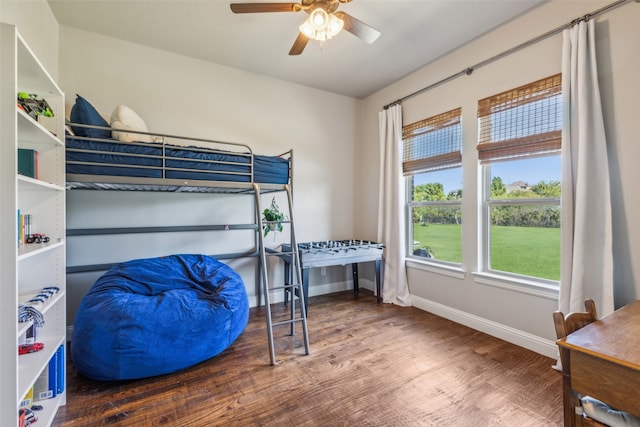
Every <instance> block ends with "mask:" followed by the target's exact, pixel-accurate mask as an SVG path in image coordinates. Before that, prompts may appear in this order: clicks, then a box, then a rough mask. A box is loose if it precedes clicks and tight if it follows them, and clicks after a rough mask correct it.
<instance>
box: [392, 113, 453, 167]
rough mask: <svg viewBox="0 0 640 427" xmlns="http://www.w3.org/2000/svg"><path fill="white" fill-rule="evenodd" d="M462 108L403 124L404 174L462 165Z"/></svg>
mask: <svg viewBox="0 0 640 427" xmlns="http://www.w3.org/2000/svg"><path fill="white" fill-rule="evenodd" d="M461 117H462V108H456V109H455V110H451V111H447V112H446V113H442V114H438V115H437V116H433V117H429V118H427V119H424V120H420V121H419V122H415V123H411V124H409V125H406V126H403V127H402V143H403V145H402V148H403V161H402V171H403V173H404V175H413V174H416V173H421V172H428V171H432V170H436V169H445V168H450V167H456V166H460V165H461V164H462V151H461V150H462V131H461V127H462V126H461Z"/></svg>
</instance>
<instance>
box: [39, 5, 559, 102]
mask: <svg viewBox="0 0 640 427" xmlns="http://www.w3.org/2000/svg"><path fill="white" fill-rule="evenodd" d="M543 1H547V0H354V1H353V2H351V3H341V4H340V8H339V10H341V11H343V12H346V13H348V14H350V15H352V16H353V17H355V18H357V19H359V20H361V21H363V22H365V23H367V24H368V25H370V26H372V27H374V28H375V29H377V30H378V31H380V32H381V33H382V35H381V36H380V38H378V40H377V41H376V42H375V43H373V44H371V45H369V44H367V43H365V42H364V41H362V40H360V39H359V38H357V37H355V36H354V35H352V34H351V33H348V32H346V31H342V32H341V33H340V34H338V35H337V36H336V37H335V38H334V39H332V40H329V41H327V42H325V43H324V45H323V46H321V45H320V44H319V43H318V42H315V41H310V42H309V44H308V45H307V47H306V49H305V50H304V52H303V53H302V55H300V56H289V55H288V52H289V49H290V48H291V45H292V44H293V42H294V40H295V39H296V36H297V33H298V26H299V25H300V24H301V23H302V22H303V21H304V19H305V18H306V16H307V15H306V13H305V12H297V13H292V12H278V13H254V14H234V13H232V12H231V10H230V8H229V4H230V3H239V2H252V1H251V0H49V3H50V4H51V8H52V10H53V12H54V14H55V16H56V18H57V20H58V22H59V23H60V24H61V25H66V26H70V27H75V28H79V29H82V30H86V31H92V32H96V33H100V34H104V35H106V36H111V37H116V38H119V39H123V40H127V41H131V42H134V43H139V44H142V45H146V46H150V47H154V48H158V49H163V50H166V51H170V52H174V53H178V54H181V55H186V56H190V57H194V58H199V59H202V60H205V61H210V62H214V63H217V64H221V65H227V66H230V67H234V68H239V69H242V70H246V71H250V72H254V73H258V74H262V75H265V76H270V77H274V78H277V79H281V80H285V81H290V82H295V83H299V84H302V85H305V86H310V87H314V88H318V89H323V90H327V91H331V92H335V93H338V94H342V95H346V96H350V97H354V98H365V97H367V96H368V95H371V94H372V93H375V92H376V91H378V90H380V89H382V88H384V87H385V86H387V85H389V84H390V83H393V82H394V81H396V80H398V79H400V78H402V77H404V76H406V75H408V74H410V73H411V72H413V71H415V70H417V69H419V68H421V67H422V66H424V65H426V64H428V63H429V62H431V61H433V60H435V59H437V58H438V57H441V56H442V55H444V54H446V53H448V52H450V51H452V50H454V49H456V48H457V47H459V46H461V45H463V44H465V43H467V42H469V41H470V40H473V39H474V38H476V37H478V36H479V35H481V34H483V33H485V32H487V31H489V30H491V29H492V28H495V27H497V26H499V25H501V24H503V23H505V22H506V21H508V20H510V19H512V18H513V17H515V16H518V15H520V14H522V13H524V12H525V11H527V10H529V9H531V8H533V7H535V6H536V5H538V4H540V3H542V2H543ZM253 2H255V3H265V1H264V0H255V1H253ZM272 2H278V1H277V0H275V1H272Z"/></svg>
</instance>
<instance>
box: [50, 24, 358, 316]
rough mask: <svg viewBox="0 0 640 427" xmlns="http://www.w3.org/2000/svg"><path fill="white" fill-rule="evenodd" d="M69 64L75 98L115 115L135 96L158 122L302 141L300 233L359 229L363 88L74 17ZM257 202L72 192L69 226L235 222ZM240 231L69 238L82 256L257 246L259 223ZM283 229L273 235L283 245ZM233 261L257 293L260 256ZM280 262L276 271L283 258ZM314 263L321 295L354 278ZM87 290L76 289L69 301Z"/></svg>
mask: <svg viewBox="0 0 640 427" xmlns="http://www.w3.org/2000/svg"><path fill="white" fill-rule="evenodd" d="M205 47H206V46H203V48H205ZM60 64H61V76H62V78H61V79H60V85H61V87H62V88H63V89H64V90H65V91H66V92H67V93H68V94H69V96H68V97H67V104H68V108H70V107H71V105H72V103H73V102H74V98H75V96H73V97H72V96H71V95H73V94H76V93H78V94H80V95H82V96H83V97H85V98H87V99H88V100H89V101H90V102H91V103H92V104H93V105H94V106H95V107H96V108H97V109H98V111H100V112H101V113H102V115H103V116H105V117H107V118H108V117H109V116H110V114H111V112H112V111H113V109H114V108H115V107H116V106H118V105H119V104H125V105H127V106H129V107H131V108H132V109H133V110H135V111H136V112H137V113H138V114H140V116H141V117H142V118H143V119H144V120H145V121H146V123H147V125H148V127H149V129H153V130H154V131H157V132H164V133H169V134H174V135H188V136H192V137H199V138H209V139H216V140H221V141H232V142H239V143H244V144H248V145H249V146H251V147H252V149H253V150H254V152H256V153H259V154H273V155H275V154H279V153H282V152H284V151H286V150H288V149H293V151H294V197H295V215H296V222H297V233H298V236H297V237H298V240H299V241H307V240H326V239H335V238H348V237H350V236H352V232H353V222H352V221H353V217H354V216H353V209H354V205H353V203H352V198H353V172H352V170H353V164H354V162H355V159H354V146H355V143H354V138H355V134H356V131H355V126H356V101H355V100H354V99H352V98H348V97H343V96H338V95H335V94H331V93H328V92H324V91H320V90H315V89H310V88H307V87H303V86H300V85H295V84H291V83H286V82H283V81H279V80H274V79H271V78H267V77H262V76H258V75H255V74H251V73H248V72H244V71H240V70H236V69H232V68H228V67H224V66H219V65H216V64H211V63H207V62H204V61H201V60H196V59H191V58H188V57H184V56H180V55H175V54H171V53H167V52H164V51H161V50H157V49H151V48H148V47H145V46H141V45H136V44H133V43H129V42H125V41H122V40H118V39H114V38H110V37H105V36H102V35H98V34H95V33H89V32H84V31H80V30H76V29H73V28H69V27H65V26H63V27H61V36H60ZM269 201H270V197H265V198H264V199H263V203H268V202H269ZM284 203H285V202H284V199H280V205H281V206H283V204H284ZM97 206H100V208H97ZM252 214H253V210H252V204H251V197H250V196H237V197H234V196H231V197H230V196H219V195H204V196H203V195H175V194H150V193H147V194H143V193H135V194H131V193H129V194H123V193H115V194H104V193H97V194H96V193H95V192H91V191H71V192H69V193H68V216H67V218H68V226H69V228H77V227H85V226H93V227H108V226H123V224H122V222H123V221H125V222H128V224H129V225H130V226H145V225H189V224H207V223H208V224H217V223H222V224H227V223H231V224H233V223H241V222H251V221H252V218H253V216H252ZM233 233H236V234H234V235H232V234H231V233H224V232H223V233H220V232H218V233H217V234H216V233H215V232H214V233H208V234H206V235H200V236H199V235H188V234H181V233H171V234H172V235H171V236H149V237H147V238H146V239H145V241H141V240H142V239H134V238H132V237H127V236H122V237H118V238H117V239H115V238H111V239H104V240H101V241H100V242H103V243H98V245H99V247H98V248H96V247H95V245H96V241H95V240H92V241H91V242H89V241H87V239H69V244H68V247H69V251H68V261H69V265H82V264H86V263H89V264H91V263H102V262H118V261H124V260H127V259H131V258H136V257H146V256H157V255H162V254H167V253H176V252H177V253H184V252H202V253H207V254H217V253H228V252H236V251H238V252H244V251H247V250H248V249H249V248H250V245H251V244H252V241H253V240H252V239H253V237H252V236H253V233H250V232H233ZM238 233H239V234H238ZM243 233H244V234H243ZM174 234H176V235H174ZM281 241H282V239H279V240H277V241H273V239H272V238H271V236H269V237H268V239H267V243H268V244H270V245H273V246H275V245H277V244H278V243H280V242H281ZM230 264H231V265H232V266H234V267H236V268H238V269H239V271H240V272H241V274H242V275H243V278H244V279H245V282H246V284H247V290H248V291H249V293H250V294H251V295H253V294H255V281H256V280H255V274H254V269H253V268H252V267H251V266H250V265H248V264H251V263H250V261H246V260H244V261H234V262H230ZM273 264H274V266H273V270H274V272H275V274H276V276H275V277H276V278H277V277H279V276H278V275H279V274H281V270H282V268H281V266H280V267H278V266H277V265H276V264H277V263H273ZM315 274H316V273H314V277H312V281H311V285H312V288H311V291H310V294H311V295H313V294H314V293H319V292H322V290H321V289H323V288H322V286H320V287H318V286H316V285H327V284H328V283H330V282H342V284H343V285H345V284H346V279H347V273H346V271H345V269H344V268H342V269H335V271H334V270H331V271H330V272H329V274H328V275H327V276H325V277H315ZM92 280H93V277H87V278H84V279H83V278H82V277H79V276H78V275H75V276H72V277H70V278H69V288H70V289H73V288H74V286H77V287H78V288H79V289H80V288H86V287H87V286H88V284H90V283H91V282H92ZM79 295H81V292H79V293H78V294H77V295H70V304H69V305H70V307H73V306H74V303H75V302H76V301H74V299H75V298H77V297H78V296H79ZM277 297H281V295H277ZM251 301H252V304H253V303H255V299H253V298H252V299H251ZM70 311H72V310H70Z"/></svg>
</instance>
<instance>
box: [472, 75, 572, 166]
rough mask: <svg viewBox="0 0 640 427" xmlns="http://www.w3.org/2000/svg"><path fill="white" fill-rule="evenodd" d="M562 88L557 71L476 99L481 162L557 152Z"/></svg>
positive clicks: (560, 141) (558, 150) (560, 137)
mask: <svg viewBox="0 0 640 427" xmlns="http://www.w3.org/2000/svg"><path fill="white" fill-rule="evenodd" d="M561 90H562V75H561V74H556V75H554V76H550V77H547V78H544V79H542V80H538V81H536V82H533V83H529V84H527V85H524V86H520V87H518V88H515V89H512V90H508V91H506V92H502V93H499V94H497V95H493V96H490V97H488V98H485V99H481V100H480V101H478V122H479V128H480V129H479V136H478V157H479V159H480V162H481V163H490V162H494V161H499V160H512V159H514V158H519V157H538V156H546V155H552V154H559V153H560V149H561V147H562V135H561V133H562V92H561Z"/></svg>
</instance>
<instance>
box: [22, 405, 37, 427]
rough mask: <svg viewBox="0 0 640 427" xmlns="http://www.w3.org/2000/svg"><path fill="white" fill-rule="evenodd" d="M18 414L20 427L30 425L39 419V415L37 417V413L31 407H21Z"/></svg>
mask: <svg viewBox="0 0 640 427" xmlns="http://www.w3.org/2000/svg"><path fill="white" fill-rule="evenodd" d="M18 414H19V421H20V427H28V426H30V425H31V424H33V423H35V422H36V421H38V417H36V414H34V413H33V411H32V410H31V409H29V408H21V409H20V411H19V412H18Z"/></svg>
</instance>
